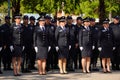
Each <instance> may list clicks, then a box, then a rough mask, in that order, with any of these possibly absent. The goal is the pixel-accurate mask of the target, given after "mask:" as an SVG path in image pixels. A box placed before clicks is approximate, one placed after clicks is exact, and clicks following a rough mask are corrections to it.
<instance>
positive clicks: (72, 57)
mask: <svg viewBox="0 0 120 80" xmlns="http://www.w3.org/2000/svg"><path fill="white" fill-rule="evenodd" d="M76 56H77V53H76V52H75V46H71V49H70V50H69V55H68V59H67V68H68V69H75V67H76V65H77V59H76ZM73 65H74V66H73Z"/></svg>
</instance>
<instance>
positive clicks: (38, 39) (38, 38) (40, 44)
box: [34, 16, 49, 60]
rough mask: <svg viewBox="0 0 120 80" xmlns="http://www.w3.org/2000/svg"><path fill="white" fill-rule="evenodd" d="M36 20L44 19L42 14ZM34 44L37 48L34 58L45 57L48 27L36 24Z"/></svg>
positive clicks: (46, 53) (47, 43)
mask: <svg viewBox="0 0 120 80" xmlns="http://www.w3.org/2000/svg"><path fill="white" fill-rule="evenodd" d="M38 20H45V18H44V16H41V17H39V18H38ZM34 46H35V47H37V48H38V51H37V50H36V52H37V53H36V59H37V60H39V59H47V56H48V46H49V34H48V29H47V28H46V27H45V26H44V27H41V26H40V25H39V26H36V28H35V31H34Z"/></svg>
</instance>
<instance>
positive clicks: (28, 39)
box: [21, 15, 33, 72]
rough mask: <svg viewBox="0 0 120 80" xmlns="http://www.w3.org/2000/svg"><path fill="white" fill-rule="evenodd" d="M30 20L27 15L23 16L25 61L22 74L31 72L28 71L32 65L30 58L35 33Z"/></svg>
mask: <svg viewBox="0 0 120 80" xmlns="http://www.w3.org/2000/svg"><path fill="white" fill-rule="evenodd" d="M28 19H29V17H28V16H27V15H24V16H23V24H22V30H23V31H22V35H23V46H24V48H25V49H24V51H23V55H22V57H23V61H22V67H21V69H22V72H30V70H29V69H28V65H29V63H30V57H31V55H30V54H31V50H32V45H33V31H32V29H31V27H30V26H29V25H28Z"/></svg>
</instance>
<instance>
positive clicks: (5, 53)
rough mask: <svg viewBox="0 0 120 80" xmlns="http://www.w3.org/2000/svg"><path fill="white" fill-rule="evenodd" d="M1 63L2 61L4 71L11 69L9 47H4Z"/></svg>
mask: <svg viewBox="0 0 120 80" xmlns="http://www.w3.org/2000/svg"><path fill="white" fill-rule="evenodd" d="M2 61H3V66H4V69H9V68H11V62H12V52H11V50H10V48H9V46H6V48H5V49H4V50H3V55H2Z"/></svg>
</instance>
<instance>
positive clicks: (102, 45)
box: [98, 19, 114, 73]
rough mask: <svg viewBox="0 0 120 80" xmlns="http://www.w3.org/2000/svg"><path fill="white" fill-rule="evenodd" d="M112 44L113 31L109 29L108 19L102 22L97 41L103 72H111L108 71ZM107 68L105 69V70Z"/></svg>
mask: <svg viewBox="0 0 120 80" xmlns="http://www.w3.org/2000/svg"><path fill="white" fill-rule="evenodd" d="M113 44H114V36H113V31H112V29H111V28H110V27H109V19H105V20H104V21H103V28H102V29H101V30H100V32H99V40H98V46H99V48H98V49H99V51H101V52H100V57H101V58H102V66H103V72H104V73H106V72H109V73H110V72H111V71H110V58H111V56H112V52H113V51H112V50H113ZM106 67H107V69H106Z"/></svg>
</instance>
